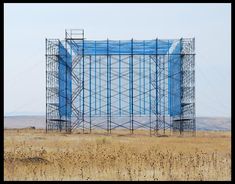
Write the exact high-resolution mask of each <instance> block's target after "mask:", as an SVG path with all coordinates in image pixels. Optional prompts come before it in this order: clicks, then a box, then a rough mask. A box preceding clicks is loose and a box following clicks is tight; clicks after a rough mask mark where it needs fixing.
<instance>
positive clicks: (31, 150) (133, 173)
mask: <svg viewBox="0 0 235 184" xmlns="http://www.w3.org/2000/svg"><path fill="white" fill-rule="evenodd" d="M136 134H139V135H136ZM136 134H134V135H122V132H121V131H120V132H117V133H116V134H113V135H105V134H95V133H93V134H78V133H73V134H64V133H48V134H46V133H45V132H44V130H37V129H36V130H31V129H28V130H25V129H22V130H17V129H9V130H4V180H231V133H230V132H197V136H196V137H177V136H170V137H155V136H152V137H150V136H148V135H144V134H142V132H141V131H140V132H139V133H138V132H137V133H136Z"/></svg>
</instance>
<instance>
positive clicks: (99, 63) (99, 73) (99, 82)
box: [99, 56, 101, 116]
mask: <svg viewBox="0 0 235 184" xmlns="http://www.w3.org/2000/svg"><path fill="white" fill-rule="evenodd" d="M99 109H100V116H101V56H100V57H99Z"/></svg>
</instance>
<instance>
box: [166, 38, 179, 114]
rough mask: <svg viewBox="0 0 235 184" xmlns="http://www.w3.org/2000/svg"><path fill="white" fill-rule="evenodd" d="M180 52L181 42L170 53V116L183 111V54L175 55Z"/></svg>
mask: <svg viewBox="0 0 235 184" xmlns="http://www.w3.org/2000/svg"><path fill="white" fill-rule="evenodd" d="M179 52H180V42H179V43H177V45H176V47H175V49H174V50H173V52H172V55H170V58H169V61H168V75H169V77H168V80H169V81H168V112H169V115H170V116H176V115H180V113H181V56H180V55H175V54H176V53H179Z"/></svg>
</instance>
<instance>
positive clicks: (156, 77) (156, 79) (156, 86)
mask: <svg viewBox="0 0 235 184" xmlns="http://www.w3.org/2000/svg"><path fill="white" fill-rule="evenodd" d="M155 57H156V58H155V61H156V64H155V68H156V72H155V81H156V82H155V88H156V91H155V93H156V94H155V95H156V101H155V103H156V104H155V105H156V107H155V111H156V128H155V130H156V132H157V135H158V118H157V117H158V90H157V89H158V39H157V38H156V56H155Z"/></svg>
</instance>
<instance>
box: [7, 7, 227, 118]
mask: <svg viewBox="0 0 235 184" xmlns="http://www.w3.org/2000/svg"><path fill="white" fill-rule="evenodd" d="M69 28H82V29H84V30H85V37H86V38H87V39H107V38H109V39H131V38H134V39H155V38H156V37H158V38H159V39H164V38H168V39H171V38H181V37H195V39H196V60H195V62H196V67H195V69H196V115H197V116H226V117H230V116H231V5H230V4H4V115H31V114H36V115H39V114H41V115H45V107H46V104H45V103H46V102H45V80H46V79H45V38H60V39H63V38H64V30H65V29H69Z"/></svg>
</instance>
